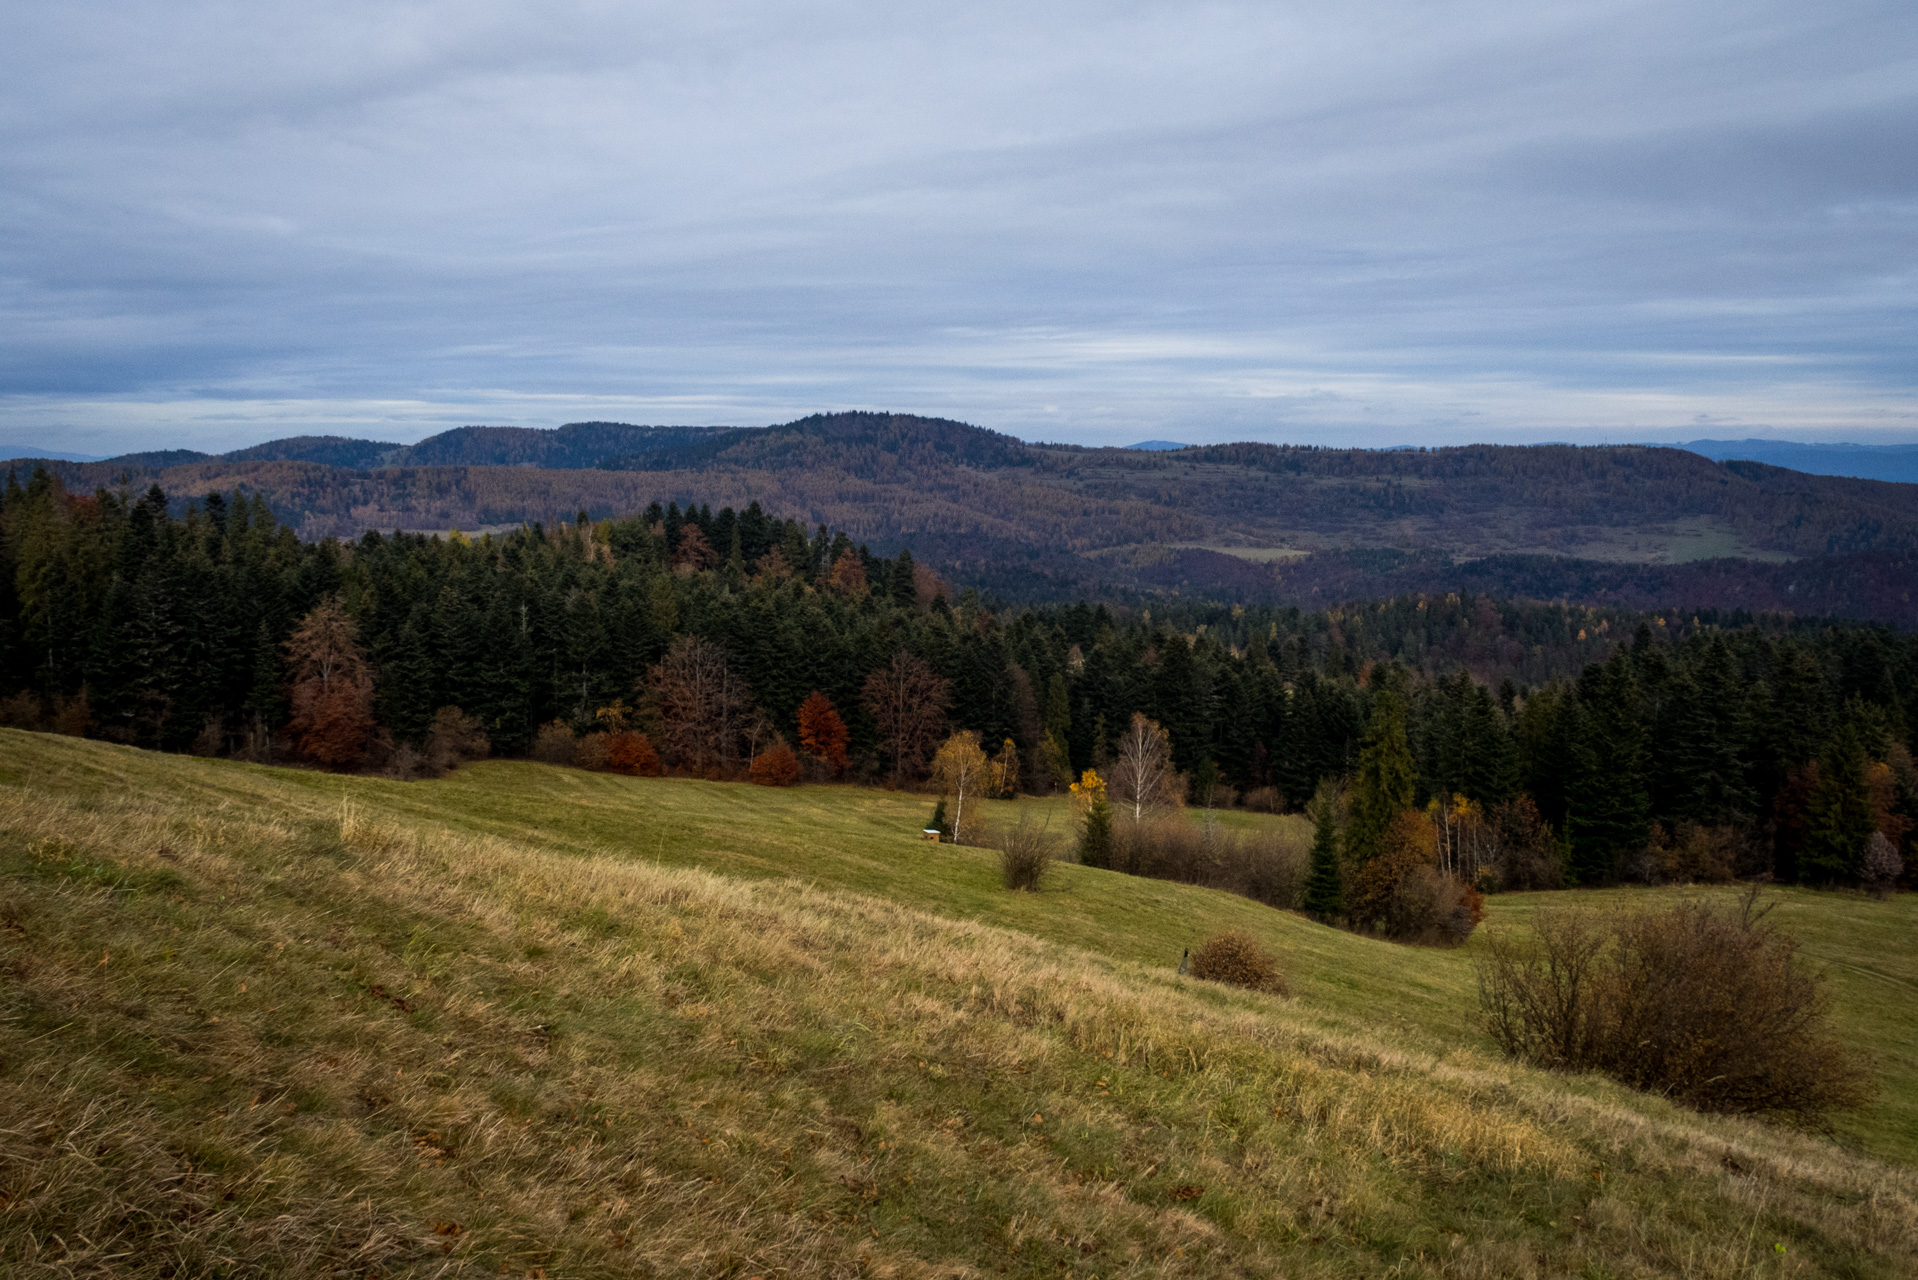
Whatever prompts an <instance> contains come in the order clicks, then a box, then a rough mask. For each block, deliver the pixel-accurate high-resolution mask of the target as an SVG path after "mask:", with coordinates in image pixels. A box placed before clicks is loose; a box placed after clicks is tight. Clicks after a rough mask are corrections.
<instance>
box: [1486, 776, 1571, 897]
mask: <svg viewBox="0 0 1918 1280" xmlns="http://www.w3.org/2000/svg"><path fill="white" fill-rule="evenodd" d="M1483 828H1484V834H1485V837H1486V840H1487V848H1486V849H1485V850H1484V851H1483V854H1482V856H1481V857H1480V859H1479V866H1480V873H1481V875H1483V876H1484V878H1485V880H1486V882H1487V887H1488V888H1493V889H1503V890H1505V891H1507V892H1511V893H1519V892H1524V891H1527V890H1533V889H1556V888H1558V887H1559V886H1560V885H1562V884H1564V883H1565V859H1564V854H1563V853H1562V852H1561V850H1560V849H1559V846H1558V838H1557V837H1556V836H1555V835H1554V834H1553V832H1552V828H1551V827H1550V826H1549V825H1548V824H1547V823H1546V822H1545V819H1544V818H1542V817H1540V816H1539V812H1538V806H1537V805H1535V804H1533V803H1532V798H1531V797H1530V796H1520V797H1518V798H1517V799H1516V800H1511V801H1507V802H1506V803H1505V804H1501V805H1494V806H1492V807H1491V808H1490V809H1487V810H1486V811H1485V818H1484V823H1483Z"/></svg>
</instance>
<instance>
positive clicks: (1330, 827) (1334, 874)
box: [1303, 789, 1345, 922]
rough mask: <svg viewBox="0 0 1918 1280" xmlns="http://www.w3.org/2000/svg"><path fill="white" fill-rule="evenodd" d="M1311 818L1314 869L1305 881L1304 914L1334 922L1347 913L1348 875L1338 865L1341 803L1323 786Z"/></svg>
mask: <svg viewBox="0 0 1918 1280" xmlns="http://www.w3.org/2000/svg"><path fill="white" fill-rule="evenodd" d="M1320 796H1321V798H1320V800H1319V801H1318V802H1316V803H1315V805H1314V808H1315V809H1316V810H1317V812H1316V813H1315V814H1314V815H1313V819H1312V861H1311V871H1310V873H1309V874H1308V875H1307V877H1306V881H1305V902H1304V904H1303V905H1304V908H1305V913H1306V914H1307V915H1309V916H1311V917H1313V918H1314V919H1316V920H1321V921H1328V922H1329V921H1332V920H1336V919H1338V918H1339V917H1340V916H1342V915H1344V914H1345V876H1344V873H1343V870H1342V869H1341V867H1340V865H1339V817H1338V806H1337V804H1336V803H1333V802H1332V800H1331V798H1330V797H1329V796H1328V795H1326V793H1325V790H1324V789H1321V792H1320Z"/></svg>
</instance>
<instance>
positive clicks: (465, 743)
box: [421, 707, 493, 774]
mask: <svg viewBox="0 0 1918 1280" xmlns="http://www.w3.org/2000/svg"><path fill="white" fill-rule="evenodd" d="M492 750H493V744H492V743H491V742H490V741H488V740H487V737H486V730H485V729H483V728H481V727H480V722H479V720H478V718H477V717H474V716H469V715H467V714H466V713H465V712H464V711H461V710H460V709H459V708H458V707H441V708H440V709H439V710H438V711H437V712H435V713H434V714H433V724H432V727H430V728H429V729H427V731H426V743H425V750H424V751H423V752H422V753H421V754H423V755H424V756H425V757H426V767H427V768H428V769H429V770H431V771H432V772H433V773H436V774H438V773H444V772H446V771H447V770H448V769H457V768H459V766H460V765H462V764H464V763H466V762H467V761H468V760H484V759H485V758H486V757H487V756H488V755H490V754H491V753H492Z"/></svg>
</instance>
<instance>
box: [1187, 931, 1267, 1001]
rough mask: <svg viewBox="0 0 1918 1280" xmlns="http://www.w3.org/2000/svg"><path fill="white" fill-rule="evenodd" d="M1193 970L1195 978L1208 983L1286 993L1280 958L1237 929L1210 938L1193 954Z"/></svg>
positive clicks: (1249, 989)
mask: <svg viewBox="0 0 1918 1280" xmlns="http://www.w3.org/2000/svg"><path fill="white" fill-rule="evenodd" d="M1191 972H1192V976H1193V977H1195V978H1203V979H1205V980H1206V981H1207V982H1223V983H1226V984H1227V985H1229V986H1234V987H1244V988H1246V989H1247V990H1248V991H1269V992H1271V993H1272V994H1274V995H1281V996H1282V995H1284V994H1286V989H1285V977H1284V975H1283V974H1281V973H1280V972H1279V962H1278V959H1277V957H1275V956H1274V955H1273V954H1272V953H1271V952H1270V951H1267V950H1266V949H1265V948H1264V947H1262V946H1260V945H1259V944H1258V943H1257V942H1254V941H1253V940H1252V939H1251V938H1248V937H1246V936H1245V935H1244V934H1243V933H1238V932H1236V931H1234V932H1228V933H1221V934H1219V935H1217V936H1216V937H1212V938H1207V939H1206V940H1205V942H1204V943H1203V944H1201V945H1200V947H1199V949H1198V950H1197V951H1194V952H1193V953H1192V966H1191Z"/></svg>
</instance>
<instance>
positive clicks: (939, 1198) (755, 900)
mask: <svg viewBox="0 0 1918 1280" xmlns="http://www.w3.org/2000/svg"><path fill="white" fill-rule="evenodd" d="M1021 803H1022V804H1023V805H1025V806H1026V807H1030V808H1032V809H1035V810H1037V811H1039V812H1038V813H1037V815H1035V816H1038V817H1039V818H1040V819H1041V820H1043V819H1044V816H1045V814H1046V813H1047V812H1050V813H1051V814H1052V820H1053V821H1054V822H1055V823H1057V824H1059V825H1060V826H1061V827H1063V824H1064V821H1065V816H1064V813H1063V810H1062V809H1061V808H1060V807H1059V806H1058V805H1057V804H1056V803H1053V804H1048V803H1046V802H1039V801H1029V802H1021ZM996 807H997V808H998V809H999V810H1000V812H999V813H998V814H997V815H995V816H996V817H997V819H998V820H1000V821H1005V820H1009V818H1010V816H1011V810H1012V806H1011V805H1009V804H1008V805H1003V806H996ZM928 811H929V805H928V803H927V802H926V801H925V800H924V799H923V798H921V797H917V796H903V795H889V794H886V793H883V792H874V791H864V790H857V789H852V788H839V787H806V788H799V789H796V790H792V791H775V790H767V789H761V788H754V787H749V786H739V785H728V784H709V783H701V782H689V781H662V780H642V779H626V778H615V777H610V776H604V775H591V774H584V773H578V772H573V771H566V770H559V769H552V768H547V767H543V766H538V765H532V764H523V763H514V762H503V761H502V762H489V763H486V764H482V765H477V766H471V767H468V768H467V769H464V770H462V771H460V772H459V773H457V774H455V775H453V776H451V777H449V778H446V779H442V780H438V781H434V782H422V783H392V782H384V781H379V780H373V779H361V778H341V777H335V776H328V775H323V774H316V773H308V772H302V771H297V770H280V769H267V768H260V767H256V766H249V765H241V764H235V763H230V762H223V761H209V760H195V759H191V758H187V757H178V756H163V755H154V754H149V753H144V752H139V751H134V750H130V749H125V748H117V747H112V746H109V745H105V744H101V743H93V742H83V741H79V740H75V739H66V738H57V737H49V736H42V735H32V734H24V733H19V732H15V731H10V730H0V867H4V874H3V875H0V971H4V973H5V985H4V987H3V988H0V991H3V992H4V995H3V997H0V1270H4V1272H5V1273H6V1274H8V1275H22V1276H33V1275H47V1276H55V1275H154V1276H158V1275H213V1274H230V1275H259V1274H297V1275H310V1274H335V1275H358V1276H369V1275H376V1274H377V1275H382V1276H398V1275H420V1276H425V1275H499V1274H512V1275H527V1276H532V1275H545V1276H553V1277H558V1276H601V1275H606V1276H613V1275H652V1274H670V1275H700V1276H737V1277H747V1276H764V1277H772V1276H813V1275H845V1276H856V1275H870V1276H922V1275H923V1276H993V1275H1000V1274H1012V1275H1027V1276H1040V1275H1046V1276H1058V1275H1088V1276H1090V1275H1100V1276H1116V1275H1127V1276H1130V1275H1153V1276H1177V1275H1194V1276H1201V1275H1203V1276H1212V1275H1222V1274H1224V1275H1248V1276H1265V1275H1272V1276H1280V1275H1283V1276H1312V1275H1326V1276H1348V1275H1350V1276H1372V1275H1377V1276H1384V1275H1401V1276H1423V1275H1431V1276H1573V1275H1576V1276H1621V1277H1622V1276H1650V1275H1698V1276H1774V1275H1776V1276H1800V1275H1802V1276H1814V1275H1845V1276H1887V1277H1889V1276H1898V1275H1909V1274H1913V1273H1915V1272H1918V1171H1914V1167H1913V1166H1914V1163H1918V1101H1914V1094H1918V1045H1915V1044H1914V1039H1915V1038H1914V1034H1913V1031H1912V1027H1913V1025H1914V1023H1918V988H1915V985H1914V984H1918V960H1915V959H1914V956H1913V947H1912V945H1911V943H1912V940H1913V926H1914V923H1918V920H1915V919H1914V917H1915V916H1918V912H1914V910H1913V908H1912V906H1911V902H1910V899H1909V898H1903V899H1898V900H1895V901H1892V902H1889V903H1878V902H1872V901H1868V900H1865V899H1862V898H1853V897H1845V896H1839V895H1812V894H1809V893H1802V892H1798V891H1792V892H1788V893H1785V894H1782V895H1781V897H1782V898H1783V902H1782V905H1781V906H1780V908H1779V915H1778V917H1777V918H1779V919H1781V920H1782V921H1783V923H1784V924H1785V925H1786V927H1787V928H1789V929H1791V930H1792V931H1793V932H1794V933H1796V934H1797V935H1798V936H1799V937H1800V938H1801V940H1802V942H1803V951H1804V954H1806V955H1807V956H1808V957H1810V958H1811V959H1812V960H1814V961H1815V962H1816V963H1818V964H1820V965H1821V966H1824V967H1826V968H1827V969H1828V970H1829V971H1830V974H1831V983H1832V990H1833V993H1834V997H1835V1001H1836V1006H1837V1014H1838V1017H1839V1019H1840V1022H1841V1025H1842V1027H1843V1029H1844V1031H1845V1034H1846V1036H1847V1038H1848V1039H1851V1040H1852V1041H1854V1042H1855V1043H1857V1044H1858V1045H1859V1046H1860V1047H1862V1048H1863V1049H1865V1050H1866V1051H1868V1052H1869V1053H1870V1054H1872V1055H1873V1057H1874V1059H1875V1060H1876V1063H1877V1068H1878V1073H1879V1078H1880V1081H1881V1085H1882V1092H1881V1095H1880V1097H1879V1099H1878V1101H1877V1102H1875V1103H1874V1104H1873V1106H1872V1107H1871V1108H1870V1109H1869V1110H1867V1111H1865V1112H1863V1113H1860V1114H1858V1115H1855V1116H1851V1117H1846V1118H1844V1119H1842V1120H1841V1121H1840V1123H1839V1125H1838V1128H1837V1130H1836V1132H1835V1134H1833V1135H1824V1136H1821V1135H1815V1134H1804V1133H1798V1132H1794V1131H1792V1130H1789V1129H1784V1128H1780V1127H1777V1126H1773V1125H1767V1124H1763V1123H1759V1122H1755V1121H1748V1120H1738V1119H1727V1118H1712V1117H1701V1116H1697V1115H1694V1114H1691V1113H1689V1112H1686V1111H1684V1110H1682V1109H1680V1108H1677V1107H1674V1106H1671V1105H1669V1104H1667V1103H1664V1102H1663V1101H1661V1100H1658V1099H1655V1098H1646V1097H1640V1096H1635V1095H1632V1094H1630V1093H1629V1092H1628V1091H1626V1090H1623V1089H1621V1088H1618V1087H1616V1086H1613V1085H1610V1084H1609V1083H1607V1082H1605V1081H1602V1080H1598V1079H1590V1078H1580V1079H1568V1078H1563V1077H1556V1076H1551V1075H1548V1074H1544V1073H1540V1072H1536V1071H1532V1070H1530V1069H1527V1068H1522V1067H1518V1066H1515V1065H1513V1064H1511V1063H1508V1062H1505V1061H1503V1060H1502V1059H1500V1058H1499V1057H1498V1056H1497V1055H1496V1054H1495V1053H1493V1052H1492V1051H1491V1049H1490V1046H1489V1043H1488V1042H1487V1041H1486V1040H1485V1038H1484V1037H1483V1035H1482V1033H1480V1032H1479V1031H1478V1030H1477V1028H1476V1026H1475V1024H1474V1019H1473V1016H1472V1014H1473V1007H1474V1006H1473V974H1472V948H1470V947H1468V948H1465V949H1463V950H1462V951H1457V952H1440V951H1429V950H1422V949H1411V948H1404V947H1397V946H1393V945H1391V944H1386V943H1382V942H1377V941H1374V940H1370V939H1364V938H1358V937H1354V936H1352V935H1348V934H1342V933H1337V932H1334V931H1332V930H1327V929H1323V928H1320V927H1318V926H1316V925H1313V924H1310V923H1309V922H1306V921H1304V920H1301V919H1299V918H1297V917H1294V916H1291V915H1288V914H1286V913H1282V912H1276V911H1272V910H1270V909H1268V908H1265V907H1262V906H1259V905H1258V904H1255V903H1251V902H1248V901H1245V900H1242V899H1238V898H1234V897H1231V896H1228V895H1224V894H1219V893H1216V892H1212V891H1209V890H1203V889H1197V888H1192V887H1189V886H1182V885H1175V884H1167V883H1162V882H1157V881H1150V880H1140V879H1134V878H1130V877H1126V876H1121V875H1117V874H1113V873H1108V872H1100V871H1095V870H1091V869H1088V868H1081V867H1076V866H1062V867H1058V868H1056V869H1055V872H1054V875H1053V878H1052V881H1051V885H1050V887H1049V888H1048V890H1047V891H1046V892H1044V893H1041V894H1037V895H1030V894H1008V893H1007V892H1005V891H1004V890H1003V889H1001V888H1000V887H999V884H998V875H997V868H996V864H995V862H994V860H993V858H992V855H990V854H989V853H986V852H983V851H980V850H972V849H957V848H952V847H950V846H937V845H929V844H926V843H923V842H922V841H920V840H919V839H918V838H917V830H918V827H919V826H920V825H921V824H922V823H923V821H924V819H925V816H926V814H927V812H928ZM1231 820H1232V821H1233V822H1237V823H1246V822H1275V821H1287V820H1282V819H1267V818H1255V817H1252V816H1251V815H1242V814H1235V815H1231ZM1581 896H1583V897H1586V898H1589V899H1592V900H1596V901H1599V902H1601V903H1602V902H1605V901H1608V900H1618V899H1623V900H1628V901H1650V900H1652V899H1654V898H1656V897H1659V896H1661V895H1658V894H1654V893H1652V892H1649V891H1643V890H1641V891H1619V892H1617V893H1613V894H1591V895H1581ZM1491 905H1492V909H1493V918H1492V920H1491V921H1490V922H1489V923H1488V927H1490V928H1501V927H1510V928H1520V927H1523V922H1524V920H1525V918H1526V916H1527V914H1528V912H1529V908H1530V905H1531V902H1530V900H1528V899H1526V898H1523V897H1516V896H1515V897H1509V898H1500V899H1495V900H1493V902H1492V904H1491ZM1228 927H1232V928H1239V929H1243V930H1245V931H1247V932H1250V933H1252V934H1254V935H1255V936H1257V937H1260V938H1261V939H1263V940H1264V941H1266V942H1267V943H1268V944H1269V945H1271V946H1272V947H1273V948H1274V950H1276V951H1277V952H1279V954H1280V955H1281V957H1282V959H1283V962H1284V965H1285V968H1286V970H1287V975H1288V978H1289V980H1290V982H1291V986H1292V991H1293V996H1292V998H1289V999H1280V998H1276V997H1270V996H1262V995H1254V994H1250V993H1242V992H1237V991H1232V990H1228V989H1223V988H1218V987H1215V986H1212V985H1211V984H1205V983H1197V982H1193V981H1190V980H1187V979H1181V978H1179V977H1178V976H1177V975H1176V973H1175V971H1174V967H1175V965H1176V962H1177V959H1178V956H1179V953H1180V951H1181V949H1182V948H1184V947H1185V946H1188V945H1193V944H1195V943H1197V942H1198V941H1200V940H1202V939H1203V938H1204V937H1206V936H1208V935H1209V934H1211V933H1213V932H1217V931H1218V930H1220V929H1223V928H1228Z"/></svg>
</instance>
